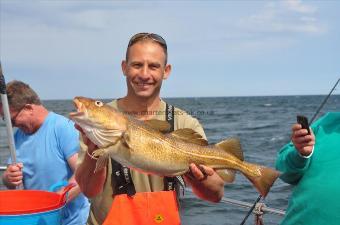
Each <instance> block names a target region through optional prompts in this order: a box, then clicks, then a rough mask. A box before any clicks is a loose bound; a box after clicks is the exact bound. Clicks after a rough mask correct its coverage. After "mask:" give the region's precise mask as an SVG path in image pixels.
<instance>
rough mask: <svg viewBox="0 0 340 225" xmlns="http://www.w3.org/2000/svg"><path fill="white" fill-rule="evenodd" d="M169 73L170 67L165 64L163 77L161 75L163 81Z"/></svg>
mask: <svg viewBox="0 0 340 225" xmlns="http://www.w3.org/2000/svg"><path fill="white" fill-rule="evenodd" d="M170 73H171V65H170V64H166V66H165V68H164V75H163V80H166V79H167V78H168V77H169V76H170Z"/></svg>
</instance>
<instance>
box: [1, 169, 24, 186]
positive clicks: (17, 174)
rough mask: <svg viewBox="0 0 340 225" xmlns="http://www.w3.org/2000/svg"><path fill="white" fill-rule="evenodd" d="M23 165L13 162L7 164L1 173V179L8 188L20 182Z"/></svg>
mask: <svg viewBox="0 0 340 225" xmlns="http://www.w3.org/2000/svg"><path fill="white" fill-rule="evenodd" d="M23 167H24V166H23V164H22V163H15V164H11V165H8V166H7V169H6V171H5V172H4V175H3V181H4V184H5V185H6V186H7V187H8V188H10V189H14V188H16V187H17V186H19V185H21V184H22V178H23V174H22V169H23Z"/></svg>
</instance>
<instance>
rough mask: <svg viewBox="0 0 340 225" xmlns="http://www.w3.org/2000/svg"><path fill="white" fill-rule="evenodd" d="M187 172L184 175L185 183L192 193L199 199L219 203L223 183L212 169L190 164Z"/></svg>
mask: <svg viewBox="0 0 340 225" xmlns="http://www.w3.org/2000/svg"><path fill="white" fill-rule="evenodd" d="M189 169H190V170H189V172H187V173H186V174H185V175H184V180H185V182H186V183H187V184H188V185H190V186H191V187H192V190H193V192H194V193H195V194H196V195H197V196H198V197H200V198H202V199H204V200H207V201H211V202H219V201H220V200H221V199H222V197H223V193H224V182H223V180H222V179H221V177H220V176H219V175H218V174H217V173H216V172H215V170H213V169H212V168H210V167H208V166H204V165H199V166H197V165H195V164H194V163H191V164H190V166H189Z"/></svg>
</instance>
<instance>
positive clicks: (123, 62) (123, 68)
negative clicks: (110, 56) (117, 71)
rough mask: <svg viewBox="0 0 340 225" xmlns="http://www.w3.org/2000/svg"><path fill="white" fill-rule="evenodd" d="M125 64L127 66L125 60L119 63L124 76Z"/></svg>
mask: <svg viewBox="0 0 340 225" xmlns="http://www.w3.org/2000/svg"><path fill="white" fill-rule="evenodd" d="M126 66H127V63H126V61H125V60H123V61H122V63H121V67H122V72H123V74H124V76H126V73H125V71H126Z"/></svg>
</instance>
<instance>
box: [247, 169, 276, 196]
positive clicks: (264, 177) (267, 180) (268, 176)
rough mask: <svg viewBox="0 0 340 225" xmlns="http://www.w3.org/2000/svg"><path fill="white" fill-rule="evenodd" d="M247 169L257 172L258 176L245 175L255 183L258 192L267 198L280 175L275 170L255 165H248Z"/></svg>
mask: <svg viewBox="0 0 340 225" xmlns="http://www.w3.org/2000/svg"><path fill="white" fill-rule="evenodd" d="M246 164H247V167H250V169H251V170H253V171H257V173H258V175H257V176H254V175H249V173H245V176H246V177H247V178H248V180H250V182H252V183H253V185H254V186H255V188H256V189H257V190H258V192H259V193H260V194H261V195H262V196H263V197H266V196H267V194H268V192H269V190H270V188H271V186H272V185H273V184H274V182H275V180H276V179H277V178H278V177H279V176H280V173H279V172H278V171H276V170H274V169H271V168H268V167H262V166H258V165H255V164H250V163H246Z"/></svg>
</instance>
